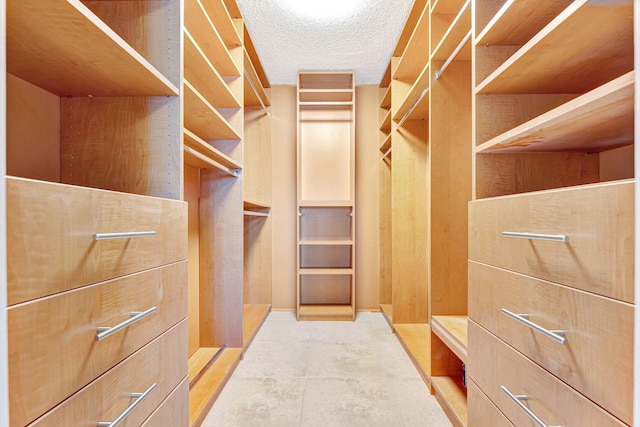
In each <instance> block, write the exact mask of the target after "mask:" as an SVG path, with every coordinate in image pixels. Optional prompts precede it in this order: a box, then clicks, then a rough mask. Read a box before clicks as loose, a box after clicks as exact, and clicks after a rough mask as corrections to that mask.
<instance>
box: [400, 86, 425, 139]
mask: <svg viewBox="0 0 640 427" xmlns="http://www.w3.org/2000/svg"><path fill="white" fill-rule="evenodd" d="M428 92H429V86H427V88H426V89H425V90H423V91H422V93H421V94H420V96H419V97H418V99H416V100H415V101H414V102H413V104H411V107H409V109H408V110H407V112H406V113H404V116H402V118H401V119H400V121H399V122H398V124H397V125H396V130H398V129H399V128H400V126H402V124H403V123H404V122H405V121H406V120H407V119H408V118H409V116H410V115H411V113H413V110H414V109H415V108H416V106H417V105H418V103H419V102H420V101H422V98H424V96H425V95H426V94H427V93H428Z"/></svg>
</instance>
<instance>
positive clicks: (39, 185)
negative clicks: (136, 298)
mask: <svg viewBox="0 0 640 427" xmlns="http://www.w3.org/2000/svg"><path fill="white" fill-rule="evenodd" d="M6 182H7V300H8V304H9V305H13V304H17V303H20V302H24V301H28V300H32V299H35V298H39V297H43V296H46V295H52V294H55V293H58V292H62V291H65V290H69V289H74V288H78V287H80V286H85V285H88V284H92V283H97V282H101V281H103V280H108V279H112V278H115V277H120V276H124V275H126V274H130V273H134V272H137V271H142V270H146V269H149V268H154V267H158V266H160V265H165V264H169V263H172V262H176V261H180V260H184V259H186V258H187V205H186V203H184V202H180V201H175V200H167V199H158V198H153V197H145V196H137V195H132V194H123V193H116V192H111V191H103V190H94V189H89V188H82V187H74V186H69V185H62V184H53V183H47V182H40V181H32V180H26V179H21V178H7V180H6ZM144 231H155V232H156V235H155V236H147V237H136V238H121V239H114V240H98V241H96V240H94V234H96V233H126V232H144Z"/></svg>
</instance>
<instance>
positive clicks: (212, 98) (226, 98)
mask: <svg viewBox="0 0 640 427" xmlns="http://www.w3.org/2000/svg"><path fill="white" fill-rule="evenodd" d="M184 78H185V80H187V81H189V83H190V84H191V85H193V87H195V88H196V89H197V90H198V92H199V93H200V94H201V95H202V96H203V97H204V98H205V99H206V100H207V102H208V103H209V104H211V105H212V106H213V107H215V108H240V102H239V101H238V100H237V99H236V97H235V96H234V95H233V93H232V92H231V90H230V89H229V86H227V84H226V83H225V81H224V80H223V79H222V77H221V76H220V74H218V71H217V70H216V69H215V68H214V66H213V65H212V64H211V62H209V60H208V59H207V57H206V56H205V55H204V52H203V51H202V49H200V46H198V44H197V43H196V41H195V40H194V39H193V37H192V36H191V34H190V33H189V31H187V30H186V29H185V30H184Z"/></svg>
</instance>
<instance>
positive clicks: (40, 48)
mask: <svg viewBox="0 0 640 427" xmlns="http://www.w3.org/2000/svg"><path fill="white" fill-rule="evenodd" d="M5 3H6V28H5V26H4V24H5V21H4V20H2V29H1V30H2V32H3V34H4V33H5V32H6V39H5V38H3V43H6V44H5V46H4V47H3V51H4V49H5V48H6V75H5V76H4V77H6V78H5V81H6V86H7V90H6V92H5V91H3V92H2V96H3V97H4V99H3V104H4V103H6V109H3V110H2V111H3V113H2V114H6V117H5V118H4V119H3V122H5V120H6V124H7V129H6V141H5V142H6V144H5V143H3V144H2V147H3V148H2V151H3V153H2V156H0V157H2V159H3V160H4V161H5V163H4V164H3V167H2V169H3V170H5V168H6V175H4V174H3V184H2V185H3V197H2V202H0V203H1V204H2V206H3V207H2V210H3V211H4V210H5V209H6V228H7V236H6V241H5V240H4V239H3V241H2V246H3V247H5V244H6V260H3V265H4V264H5V261H6V266H7V270H6V278H7V281H6V288H4V289H3V290H2V292H3V294H4V293H5V292H6V294H5V295H6V297H7V299H6V303H7V305H6V306H3V310H5V309H6V315H7V320H8V325H9V327H8V331H7V335H6V337H7V342H8V354H5V353H3V354H2V355H1V358H2V359H3V360H5V361H8V377H9V378H8V393H9V396H8V406H7V408H8V411H9V419H8V424H7V425H11V426H23V425H27V424H31V423H33V422H34V421H36V420H37V423H41V424H48V425H87V424H91V423H94V424H95V423H96V422H98V421H103V422H108V421H110V420H115V419H116V418H118V416H119V414H122V413H124V412H126V411H127V408H128V407H130V405H131V404H132V400H131V399H130V398H129V397H128V396H129V394H130V393H141V394H142V396H141V397H140V400H139V403H140V405H138V407H137V409H136V410H135V411H132V412H131V413H129V416H128V419H127V422H128V423H130V424H131V425H142V424H143V423H145V422H148V420H152V419H153V417H154V414H156V413H158V412H163V411H169V412H172V413H173V414H174V415H173V416H172V425H175V426H187V425H188V418H187V416H186V413H185V412H184V411H180V410H179V409H176V408H180V407H184V406H186V405H187V399H188V394H187V389H186V388H185V385H186V383H187V363H186V359H187V345H186V343H187V340H186V337H187V321H186V317H187V300H186V294H185V292H184V289H186V283H187V241H186V238H185V236H186V232H187V206H186V204H185V203H184V202H182V201H181V199H182V192H183V189H182V185H181V179H180V177H181V176H182V170H183V169H182V168H183V165H182V141H181V133H180V129H181V128H182V115H181V114H182V113H181V99H180V97H179V95H180V93H181V87H180V86H181V67H180V63H181V58H180V52H181V37H182V36H181V32H182V28H181V24H180V23H181V22H182V12H181V9H182V8H181V2H180V1H178V0H170V1H166V2H161V3H160V2H103V1H83V2H80V1H61V0H52V1H47V2H41V1H32V0H28V1H14V0H9V1H7V2H3V6H2V8H3V12H2V14H3V16H4V12H5V10H4V9H5ZM3 57H4V56H3ZM2 138H3V140H4V138H5V133H4V129H3V136H2ZM5 191H6V199H5V197H4V192H5ZM4 218H5V216H4V215H3V221H4ZM3 227H4V224H3ZM3 254H4V252H3ZM3 275H4V270H3ZM4 286H5V282H4V281H3V287H4ZM130 313H134V314H135V317H130ZM3 317H4V316H3ZM33 340H37V342H38V345H37V346H34V345H33V342H34V341H33ZM3 381H4V378H3ZM34 384H39V385H38V387H35V388H34ZM2 387H5V384H3V385H2ZM2 394H3V395H4V393H2ZM143 399H144V401H143ZM96 402H99V404H97V405H96V404H95V403H96ZM4 406H5V405H4V404H3V407H4ZM3 421H4V420H3ZM0 422H1V421H0ZM2 424H3V425H4V424H5V423H4V422H2Z"/></svg>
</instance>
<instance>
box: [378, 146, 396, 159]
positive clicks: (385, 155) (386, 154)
mask: <svg viewBox="0 0 640 427" xmlns="http://www.w3.org/2000/svg"><path fill="white" fill-rule="evenodd" d="M392 148H393V147H389V149H388V150H387V151H386V152H385V153H384V154H383V155H382V157H380V160H384V159H385V157H387V156H388V155H389V154H390V153H391V149H392Z"/></svg>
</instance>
